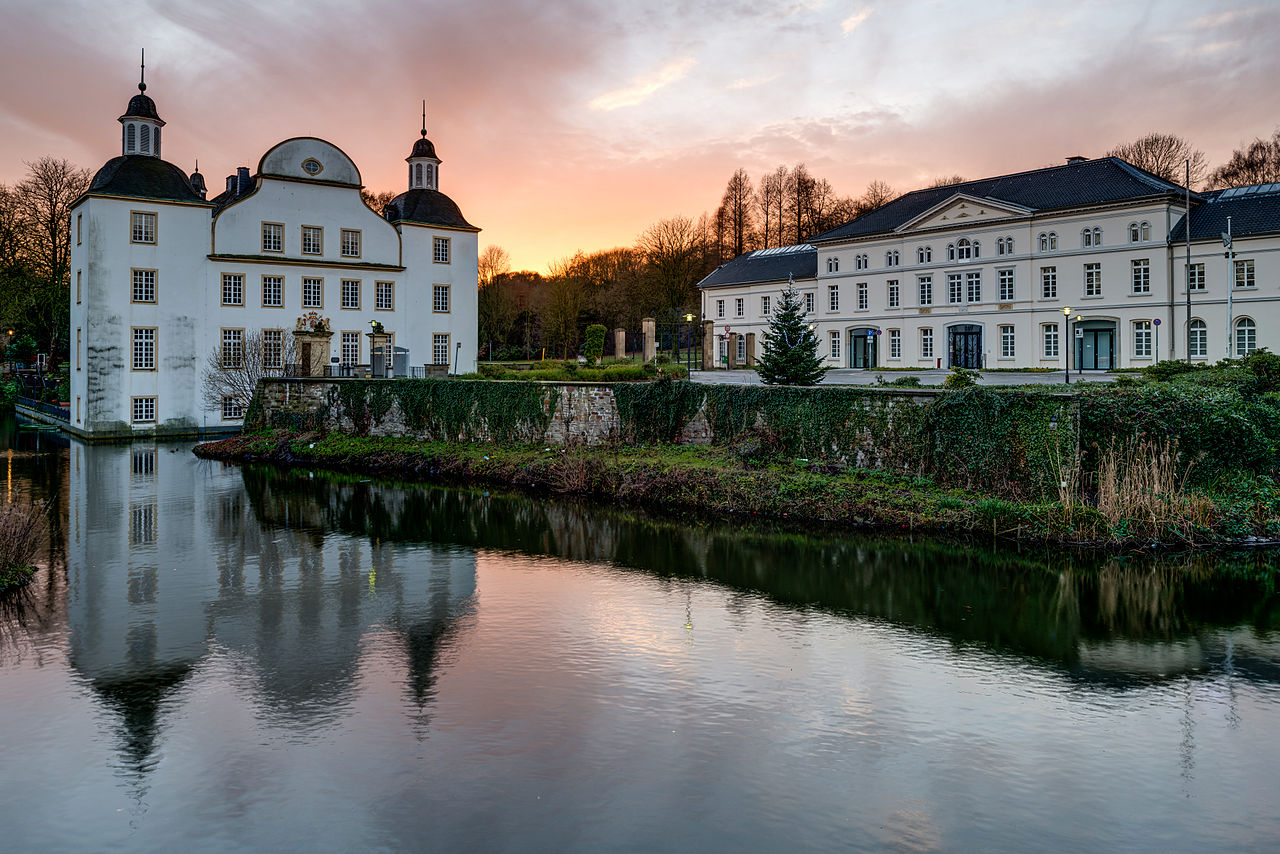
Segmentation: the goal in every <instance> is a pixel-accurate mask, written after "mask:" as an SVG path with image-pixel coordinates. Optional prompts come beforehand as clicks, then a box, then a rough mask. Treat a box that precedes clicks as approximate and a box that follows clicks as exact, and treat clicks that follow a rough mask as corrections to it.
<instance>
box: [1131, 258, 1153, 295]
mask: <svg viewBox="0 0 1280 854" xmlns="http://www.w3.org/2000/svg"><path fill="white" fill-rule="evenodd" d="M1132 267H1133V292H1134V293H1135V294H1149V293H1151V262H1150V261H1149V260H1147V259H1146V258H1139V259H1137V260H1135V261H1133V262H1132Z"/></svg>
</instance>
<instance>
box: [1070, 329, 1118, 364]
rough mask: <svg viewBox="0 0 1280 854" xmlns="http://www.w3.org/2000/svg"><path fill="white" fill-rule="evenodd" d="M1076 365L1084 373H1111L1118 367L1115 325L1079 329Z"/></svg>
mask: <svg viewBox="0 0 1280 854" xmlns="http://www.w3.org/2000/svg"><path fill="white" fill-rule="evenodd" d="M1076 365H1078V366H1079V368H1078V370H1082V371H1109V370H1111V369H1112V368H1114V367H1115V366H1116V328H1115V326H1114V324H1107V325H1105V326H1098V327H1091V328H1090V327H1086V328H1084V329H1079V330H1078V334H1077V335H1076Z"/></svg>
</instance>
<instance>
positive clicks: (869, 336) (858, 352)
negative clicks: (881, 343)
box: [849, 329, 876, 368]
mask: <svg viewBox="0 0 1280 854" xmlns="http://www.w3.org/2000/svg"><path fill="white" fill-rule="evenodd" d="M849 367H851V368H874V367H876V331H875V330H874V329H853V330H850V332H849Z"/></svg>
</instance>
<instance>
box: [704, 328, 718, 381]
mask: <svg viewBox="0 0 1280 854" xmlns="http://www.w3.org/2000/svg"><path fill="white" fill-rule="evenodd" d="M715 367H716V324H715V321H713V320H704V321H702V370H704V371H712V370H715Z"/></svg>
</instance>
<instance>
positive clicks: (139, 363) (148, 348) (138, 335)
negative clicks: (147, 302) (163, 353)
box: [133, 326, 156, 371]
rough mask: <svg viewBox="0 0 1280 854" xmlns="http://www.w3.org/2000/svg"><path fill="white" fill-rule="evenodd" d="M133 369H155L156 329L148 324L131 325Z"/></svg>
mask: <svg viewBox="0 0 1280 854" xmlns="http://www.w3.org/2000/svg"><path fill="white" fill-rule="evenodd" d="M133 369H134V370H135V371H154V370H155V369H156V330H155V329H154V328H153V327H149V326H135V327H133Z"/></svg>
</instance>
